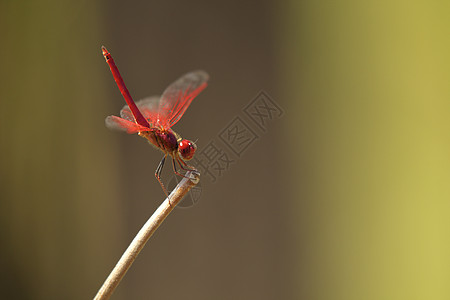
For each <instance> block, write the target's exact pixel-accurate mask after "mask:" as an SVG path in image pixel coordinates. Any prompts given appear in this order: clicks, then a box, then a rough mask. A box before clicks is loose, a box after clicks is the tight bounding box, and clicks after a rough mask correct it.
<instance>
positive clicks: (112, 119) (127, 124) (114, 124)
mask: <svg viewBox="0 0 450 300" xmlns="http://www.w3.org/2000/svg"><path fill="white" fill-rule="evenodd" d="M105 124H106V127H108V128H109V129H113V130H120V131H125V132H126V133H128V134H132V133H137V132H139V131H148V130H149V129H148V128H147V127H144V126H141V125H139V124H136V123H135V122H134V119H133V121H129V120H126V119H122V118H119V117H116V116H109V117H106V119H105Z"/></svg>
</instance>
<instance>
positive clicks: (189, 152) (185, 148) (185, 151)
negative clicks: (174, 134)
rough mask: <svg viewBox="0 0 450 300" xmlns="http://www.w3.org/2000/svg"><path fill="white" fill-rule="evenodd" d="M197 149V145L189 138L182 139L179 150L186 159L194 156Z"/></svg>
mask: <svg viewBox="0 0 450 300" xmlns="http://www.w3.org/2000/svg"><path fill="white" fill-rule="evenodd" d="M196 149H197V146H196V145H195V144H194V142H191V141H188V140H182V141H181V142H180V143H179V144H178V152H179V153H180V155H181V157H182V158H183V159H184V160H190V159H191V158H192V157H193V156H194V154H195V150H196Z"/></svg>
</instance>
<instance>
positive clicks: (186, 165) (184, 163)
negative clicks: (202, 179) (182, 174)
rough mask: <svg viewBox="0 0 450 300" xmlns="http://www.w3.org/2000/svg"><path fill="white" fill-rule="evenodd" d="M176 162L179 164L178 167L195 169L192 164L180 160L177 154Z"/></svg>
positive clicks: (186, 169) (189, 169)
mask: <svg viewBox="0 0 450 300" xmlns="http://www.w3.org/2000/svg"><path fill="white" fill-rule="evenodd" d="M177 162H178V164H179V165H180V167H181V168H182V169H183V170H185V171H197V169H196V168H194V167H193V166H190V165H188V164H187V163H186V162H185V161H184V160H182V159H181V158H180V157H178V156H177Z"/></svg>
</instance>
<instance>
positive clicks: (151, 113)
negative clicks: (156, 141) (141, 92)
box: [120, 96, 161, 127]
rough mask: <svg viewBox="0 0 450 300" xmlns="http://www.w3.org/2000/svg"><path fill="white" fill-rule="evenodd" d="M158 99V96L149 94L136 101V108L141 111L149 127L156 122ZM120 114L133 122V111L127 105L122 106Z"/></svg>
mask: <svg viewBox="0 0 450 300" xmlns="http://www.w3.org/2000/svg"><path fill="white" fill-rule="evenodd" d="M160 99H161V97H160V96H151V97H147V98H144V99H142V100H139V101H138V102H136V106H137V108H138V109H139V111H140V112H141V113H142V115H143V116H144V118H145V119H147V121H148V122H149V123H150V127H153V126H154V125H155V124H156V123H157V118H158V108H159V100H160ZM120 116H121V117H122V118H123V119H125V120H127V121H130V122H135V120H134V116H133V113H132V112H131V110H130V108H129V107H128V105H125V106H124V107H123V108H122V110H121V111H120Z"/></svg>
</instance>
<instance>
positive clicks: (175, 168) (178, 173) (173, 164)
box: [172, 156, 189, 178]
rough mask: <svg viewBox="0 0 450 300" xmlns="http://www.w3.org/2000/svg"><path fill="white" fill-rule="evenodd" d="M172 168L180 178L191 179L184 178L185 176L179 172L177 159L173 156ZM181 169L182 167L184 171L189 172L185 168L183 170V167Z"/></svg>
mask: <svg viewBox="0 0 450 300" xmlns="http://www.w3.org/2000/svg"><path fill="white" fill-rule="evenodd" d="M177 162H178V159H177ZM178 164H179V162H178ZM172 166H173V172H174V173H175V174H177V175H178V176H181V177H184V178H189V177H186V176H184V175H183V174H181V173H180V172H178V171H177V166H176V165H175V158H174V157H173V156H172ZM180 167H181V168H182V169H183V170H185V171H188V170H186V169H185V168H183V167H182V166H181V165H180Z"/></svg>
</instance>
